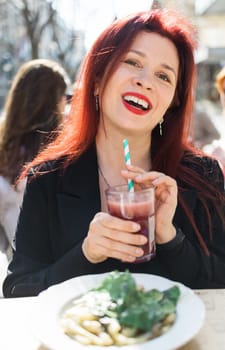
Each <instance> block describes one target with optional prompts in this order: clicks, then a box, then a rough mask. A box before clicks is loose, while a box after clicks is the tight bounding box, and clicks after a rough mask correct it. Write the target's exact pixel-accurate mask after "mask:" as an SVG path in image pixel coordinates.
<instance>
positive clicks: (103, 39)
mask: <svg viewBox="0 0 225 350" xmlns="http://www.w3.org/2000/svg"><path fill="white" fill-rule="evenodd" d="M140 32H151V33H158V34H160V35H161V36H163V37H166V38H168V39H169V40H171V41H172V42H173V44H174V45H175V47H176V49H177V53H178V57H179V75H178V81H177V87H176V91H175V96H174V100H173V102H172V104H171V107H170V108H169V109H168V110H167V112H166V114H165V115H164V123H163V136H160V133H159V129H158V126H157V127H156V128H155V130H153V133H152V147H151V152H152V154H151V158H152V167H153V169H154V170H158V171H162V172H164V173H166V174H168V175H170V176H172V177H175V178H177V179H180V180H181V181H182V182H183V183H186V184H189V185H191V186H193V187H194V188H196V189H197V190H199V192H200V194H199V196H200V199H201V200H202V202H203V204H204V205H205V204H206V202H207V199H209V198H210V199H212V200H213V201H214V203H215V206H217V207H219V204H218V201H217V200H216V199H215V189H214V188H213V187H210V185H209V184H206V183H205V182H204V180H201V179H200V176H199V175H198V174H196V172H195V171H194V170H193V169H190V168H187V167H185V166H184V165H182V163H181V162H180V160H181V158H183V157H184V154H185V155H186V157H188V154H193V152H195V151H194V150H193V149H192V148H191V146H189V145H188V135H189V132H190V123H191V116H192V108H193V100H194V96H193V94H194V89H195V63H194V56H193V50H194V48H195V47H196V31H195V29H194V27H193V26H192V25H191V24H190V23H189V22H187V21H186V20H185V19H184V18H182V17H181V16H180V15H179V14H178V13H176V12H174V11H172V10H168V9H162V10H161V9H160V10H152V11H147V12H142V13H138V14H135V15H130V16H128V17H126V18H124V19H120V20H117V21H115V22H113V23H112V24H111V25H110V26H109V27H108V28H107V29H105V31H103V32H102V34H101V35H100V36H99V37H98V39H97V40H96V41H95V43H94V44H93V46H92V48H91V49H90V51H89V52H88V54H87V56H86V58H85V59H84V61H83V65H82V67H81V71H80V76H79V78H78V80H77V82H76V89H75V91H74V96H73V100H72V108H71V113H70V116H69V118H68V119H67V120H66V121H65V123H64V127H63V129H62V132H61V134H60V135H59V136H58V137H57V139H56V140H55V141H54V142H53V143H52V144H51V145H50V146H49V147H48V148H47V149H46V150H45V151H44V152H42V153H41V154H40V155H39V156H38V157H37V158H36V159H35V160H34V161H33V162H31V163H30V164H29V166H28V167H27V168H26V170H25V173H24V174H27V171H29V170H30V168H31V167H33V166H36V165H38V164H40V163H42V162H45V161H47V160H53V159H58V158H60V157H63V159H64V162H63V163H62V165H63V166H67V165H68V163H69V162H71V161H73V160H74V159H76V158H77V157H79V156H80V155H81V154H82V153H83V152H84V151H85V150H86V149H87V148H88V146H89V145H90V144H91V143H92V142H94V140H95V136H96V133H97V129H98V124H99V113H98V111H97V110H96V106H95V96H94V94H95V86H96V82H100V81H101V82H102V81H104V87H105V86H106V84H107V82H108V80H109V79H110V77H111V76H112V74H113V72H114V71H115V70H116V68H117V66H118V64H119V63H120V61H121V59H122V58H123V57H124V56H125V54H126V53H127V52H128V51H129V48H130V47H131V45H132V43H133V41H134V40H135V38H136V36H137V35H138V34H139V33H140ZM103 78H104V80H103ZM104 87H103V90H104ZM100 103H101V101H100ZM202 186H203V187H204V188H205V191H204V192H203V191H202ZM181 192H182V191H180V193H181ZM179 200H180V202H181V205H182V206H183V207H184V210H185V211H186V213H187V215H188V216H189V217H190V220H191V222H192V224H193V226H194V229H195V232H196V234H197V236H198V239H199V241H200V244H201V245H202V247H203V249H204V250H205V251H206V252H208V250H207V247H206V245H205V243H204V242H203V241H202V239H201V235H200V234H199V232H198V228H197V227H196V226H195V223H194V220H193V218H192V216H191V213H189V210H188V208H186V207H185V204H184V202H183V200H182V196H180V198H179ZM206 211H207V208H206Z"/></svg>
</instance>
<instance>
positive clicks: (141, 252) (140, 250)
mask: <svg viewBox="0 0 225 350" xmlns="http://www.w3.org/2000/svg"><path fill="white" fill-rule="evenodd" d="M135 255H137V256H142V255H143V250H142V249H140V248H137V249H136V250H135Z"/></svg>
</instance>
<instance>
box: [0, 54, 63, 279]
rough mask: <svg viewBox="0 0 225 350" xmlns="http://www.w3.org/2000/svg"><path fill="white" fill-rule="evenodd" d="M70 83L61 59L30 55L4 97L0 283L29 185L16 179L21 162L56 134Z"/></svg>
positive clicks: (0, 130)
mask: <svg viewBox="0 0 225 350" xmlns="http://www.w3.org/2000/svg"><path fill="white" fill-rule="evenodd" d="M68 84H69V78H68V76H67V74H66V72H65V70H64V69H63V68H62V67H61V66H60V65H59V64H58V63H57V62H55V61H52V60H48V59H36V60H31V61H28V62H26V63H25V64H23V65H22V66H21V67H20V69H19V70H18V72H17V74H16V75H15V77H14V79H13V81H12V84H11V88H10V90H9V93H8V96H7V98H6V102H5V106H4V109H3V116H2V118H1V121H0V122H1V124H0V283H1V280H2V278H3V276H4V274H5V273H6V271H7V266H8V264H7V263H8V262H9V260H10V257H11V247H12V245H13V238H14V233H15V230H16V225H17V219H18V215H19V211H20V206H21V204H22V199H23V193H24V189H25V185H26V179H24V180H23V181H19V182H17V179H18V177H19V175H20V172H21V170H22V167H23V165H25V164H26V163H27V162H29V161H31V160H32V159H33V158H34V157H35V156H36V155H37V153H38V152H39V150H41V149H43V147H44V146H45V145H46V143H48V142H49V141H50V140H52V139H53V138H54V137H55V135H56V134H57V128H58V127H59V125H60V123H61V121H62V117H63V115H64V108H65V105H66V103H67V95H66V90H67V87H68ZM53 131H54V132H53Z"/></svg>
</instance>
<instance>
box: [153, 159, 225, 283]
mask: <svg viewBox="0 0 225 350" xmlns="http://www.w3.org/2000/svg"><path fill="white" fill-rule="evenodd" d="M207 162H208V163H209V164H206V167H205V174H204V176H205V177H206V178H207V179H208V180H209V181H210V183H211V184H212V185H213V186H215V188H217V189H219V191H220V192H221V194H222V195H224V177H223V174H222V172H221V169H220V167H219V165H218V163H217V162H216V161H211V160H210V161H209V160H207ZM208 209H209V213H210V216H211V219H212V239H210V237H209V234H208V229H209V226H208V223H207V217H206V212H205V209H204V208H203V206H202V203H201V202H200V201H199V199H197V201H196V206H195V209H194V217H195V220H196V224H197V226H198V228H199V231H200V233H201V235H202V238H203V240H204V241H205V242H206V244H207V247H208V250H209V255H207V254H206V253H205V252H204V251H203V249H202V248H201V247H200V244H199V241H198V239H197V237H196V235H193V237H192V238H190V237H191V235H190V234H189V232H187V230H186V229H185V227H183V228H182V230H181V229H178V230H177V237H176V238H175V239H174V242H173V241H171V242H168V243H166V244H162V245H158V247H157V249H158V250H157V253H158V254H159V256H160V259H161V261H162V263H163V264H165V265H166V266H167V269H168V271H169V275H170V278H172V279H174V280H177V281H180V282H183V283H184V284H186V285H188V286H189V287H191V288H225V224H224V219H222V218H221V217H220V216H219V215H218V213H217V211H216V210H215V207H214V206H213V205H212V203H208ZM221 213H224V215H225V205H224V200H223V202H221ZM224 218H225V216H224Z"/></svg>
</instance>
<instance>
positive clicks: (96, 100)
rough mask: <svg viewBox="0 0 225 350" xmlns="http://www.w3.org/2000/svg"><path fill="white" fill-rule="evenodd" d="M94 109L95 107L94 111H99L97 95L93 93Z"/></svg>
mask: <svg viewBox="0 0 225 350" xmlns="http://www.w3.org/2000/svg"><path fill="white" fill-rule="evenodd" d="M95 109H96V112H98V111H99V96H98V95H95Z"/></svg>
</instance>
